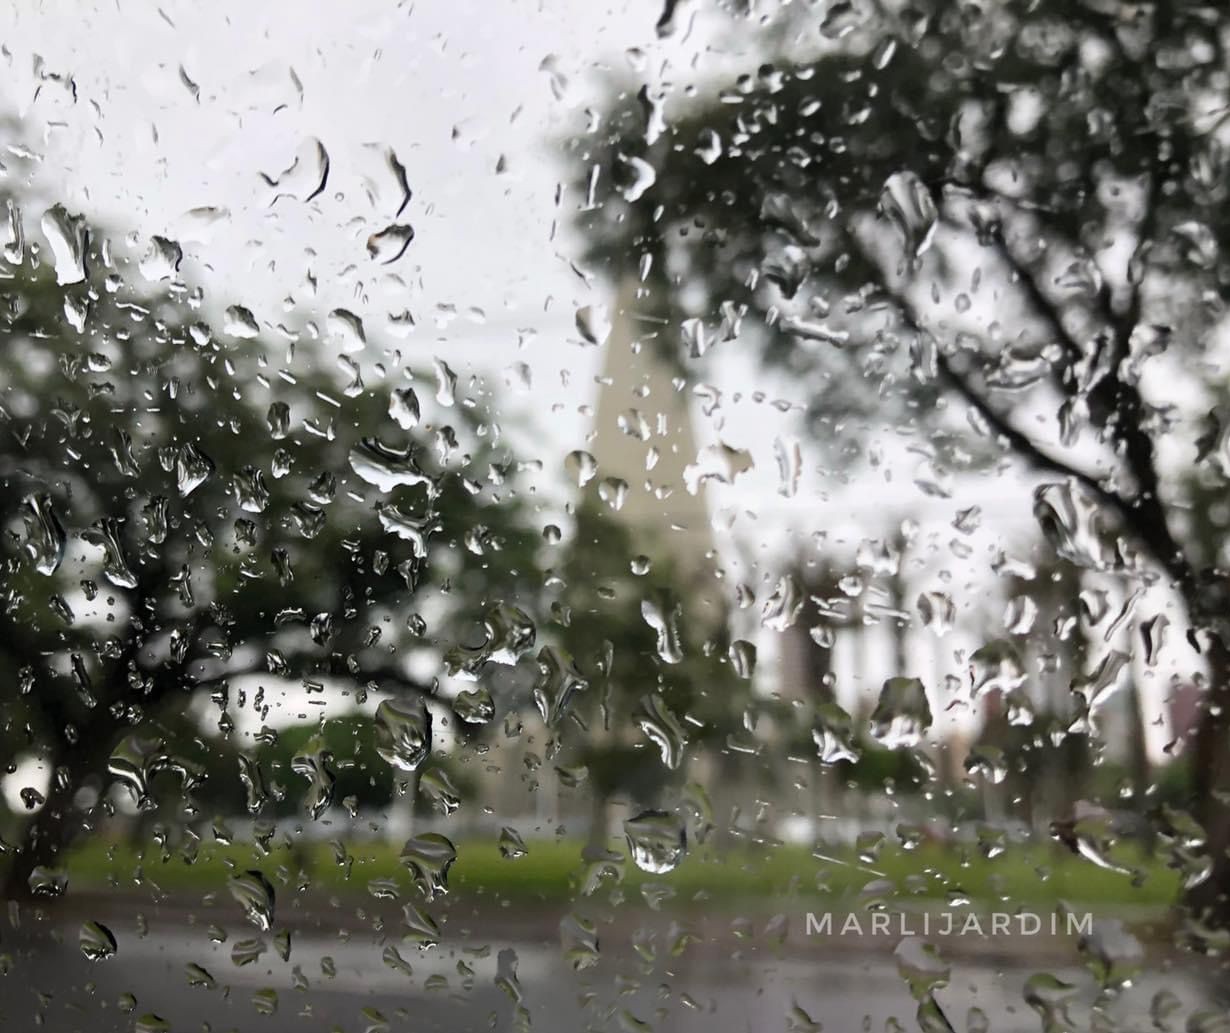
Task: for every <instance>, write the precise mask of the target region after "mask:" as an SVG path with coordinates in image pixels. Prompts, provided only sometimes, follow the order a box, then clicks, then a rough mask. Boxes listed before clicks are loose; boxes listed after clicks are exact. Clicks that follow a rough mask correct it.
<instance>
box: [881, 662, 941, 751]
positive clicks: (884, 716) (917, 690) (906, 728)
mask: <svg viewBox="0 0 1230 1033" xmlns="http://www.w3.org/2000/svg"><path fill="white" fill-rule="evenodd" d="M930 727H931V705H930V703H928V702H927V690H926V689H925V688H924V687H923V683H922V682H921V681H920V680H919V679H917V678H904V677H897V678H889V679H888V681H886V682H885V683H884V687H883V688H882V689H881V690H880V698H879V701H878V702H877V703H876V707H875V710H873V711H872V714H871V734H872V737H873V738H875V739H876V741H877V742H879V743H881V744H882V745H884V746H886V747H888V748H889V749H898V748H901V747H912V746H917V745H918V744H919V743H920V742H921V741H922V737H923V735H925V734H926V732H927V730H928V729H930Z"/></svg>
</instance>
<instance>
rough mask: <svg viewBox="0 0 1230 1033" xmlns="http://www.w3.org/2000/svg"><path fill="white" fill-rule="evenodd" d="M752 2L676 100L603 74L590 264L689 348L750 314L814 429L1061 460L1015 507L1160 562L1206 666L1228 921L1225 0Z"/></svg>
mask: <svg viewBox="0 0 1230 1033" xmlns="http://www.w3.org/2000/svg"><path fill="white" fill-rule="evenodd" d="M736 6H737V5H736ZM753 17H756V18H759V17H760V16H759V15H758V14H753V13H750V12H749V13H746V15H745V16H742V17H740V16H738V15H736V23H735V27H734V28H733V29H732V36H731V38H732V40H733V39H734V38H735V37H734V34H735V33H739V34H740V35H739V37H738V43H739V46H740V48H741V50H742V52H745V53H746V52H756V50H757V48H759V52H760V54H761V55H762V59H763V61H764V63H763V64H761V65H760V66H759V67H756V68H749V70H748V71H747V73H746V74H743V75H739V76H732V77H731V78H730V79H729V81H724V82H718V83H716V84H708V85H704V86H701V87H697V88H696V89H695V90H694V91H691V92H690V93H689V95H688V96H686V97H683V98H681V100H680V102H679V103H678V105H677V106H675V107H672V105H671V103H670V102H669V100H668V101H667V102H665V103H664V102H662V101H661V100H660V99H659V98H658V97H657V95H656V94H655V93H654V92H653V90H652V89H651V88H648V87H647V88H644V89H641V88H640V84H637V83H631V84H627V83H612V84H611V88H610V89H611V100H610V102H609V104H608V105H607V107H606V109H605V110H603V111H600V112H599V113H598V114H597V115H596V117H594V118H593V119H592V123H591V125H592V126H594V127H596V128H593V129H592V130H591V131H589V132H587V133H585V134H584V135H581V136H578V137H577V138H575V139H574V140H573V141H572V142H571V144H570V148H571V154H572V157H573V160H574V162H575V168H576V176H575V179H576V182H577V189H578V192H579V193H580V194H581V196H585V197H586V198H587V203H586V204H584V205H582V206H581V211H580V214H579V215H578V219H577V221H578V224H579V226H580V228H581V229H582V230H583V231H584V233H585V235H586V239H587V240H588V242H589V254H588V260H589V263H590V265H591V267H594V268H598V269H601V270H603V271H604V272H605V273H606V274H607V275H608V276H609V277H610V279H611V280H612V282H621V281H622V278H623V277H626V276H628V275H630V274H632V275H639V276H640V277H641V280H642V283H643V294H644V296H645V304H646V305H647V306H649V305H652V306H654V307H655V309H656V311H657V312H658V313H659V314H662V315H664V316H665V318H667V319H668V320H670V322H671V324H672V325H673V326H674V327H676V328H677V331H678V332H677V333H676V335H675V336H674V340H675V341H677V342H679V349H678V352H677V355H676V357H677V358H678V359H679V360H680V361H683V362H687V361H691V360H694V359H697V358H698V357H699V356H701V355H703V354H704V353H705V352H706V351H711V352H712V353H713V354H714V355H717V356H720V354H721V351H722V349H724V348H725V349H729V348H734V347H748V346H753V347H757V348H758V349H759V350H760V351H761V353H762V354H763V355H764V357H765V359H766V361H768V362H769V363H772V364H774V365H776V366H778V367H780V368H783V369H785V370H787V371H789V373H790V374H791V376H793V377H794V378H796V379H797V380H799V381H801V382H804V383H806V384H807V385H808V388H809V390H810V394H811V402H812V404H811V409H810V421H811V426H812V430H813V432H814V437H815V439H816V440H817V441H818V442H820V443H821V444H829V443H833V444H835V445H837V446H843V447H848V446H852V445H853V446H857V445H858V444H859V443H860V440H861V437H862V435H863V434H864V433H865V432H866V429H867V428H868V427H874V426H876V425H879V426H884V425H895V426H897V427H899V428H904V429H908V430H909V431H910V432H911V433H912V434H913V436H914V440H916V441H921V442H924V443H926V445H927V447H929V449H930V451H931V457H932V459H933V461H935V462H936V463H938V464H940V465H942V466H946V467H947V468H948V469H949V470H952V471H954V472H956V473H961V472H977V471H979V470H981V469H985V468H986V467H987V466H988V465H990V466H992V468H993V469H994V470H995V471H996V472H998V471H999V470H1000V469H1001V467H1002V466H1003V465H1004V460H1003V457H1004V456H1005V455H1008V456H1010V457H1011V459H1012V462H1013V463H1015V464H1017V465H1023V466H1027V467H1029V468H1031V469H1032V470H1033V471H1034V472H1035V473H1036V474H1038V475H1042V476H1044V477H1045V478H1046V479H1048V480H1049V481H1051V482H1054V483H1053V485H1052V486H1050V487H1047V488H1046V489H1045V490H1042V489H1040V490H1039V493H1038V495H1037V496H1036V509H1035V511H1036V513H1037V515H1038V518H1039V522H1040V523H1041V525H1042V530H1043V531H1044V533H1045V534H1046V537H1047V538H1048V540H1049V541H1050V543H1051V544H1052V546H1053V547H1054V548H1055V551H1056V552H1057V553H1058V554H1059V556H1060V557H1062V558H1063V559H1064V560H1065V561H1066V562H1069V563H1074V564H1076V565H1078V566H1084V567H1089V568H1094V569H1104V570H1105V569H1108V570H1114V571H1116V572H1117V573H1119V574H1120V575H1122V576H1126V577H1129V578H1131V579H1134V580H1136V581H1138V582H1141V583H1154V582H1159V581H1160V582H1162V583H1165V584H1167V585H1169V586H1170V588H1171V589H1172V590H1173V591H1174V592H1175V593H1176V594H1177V596H1178V597H1179V598H1180V599H1181V600H1182V603H1183V605H1184V607H1185V609H1186V611H1187V617H1188V621H1189V624H1190V631H1189V633H1188V638H1189V639H1190V640H1191V641H1192V642H1193V643H1194V644H1195V645H1197V646H1198V647H1199V648H1200V649H1201V650H1202V652H1203V654H1204V658H1205V663H1206V665H1207V673H1208V692H1207V696H1206V699H1205V706H1204V716H1203V720H1202V722H1201V724H1200V727H1199V732H1198V735H1197V736H1196V741H1195V742H1194V743H1193V744H1192V746H1191V749H1192V751H1193V753H1194V758H1193V759H1194V765H1193V767H1194V771H1195V772H1196V778H1195V783H1196V784H1195V787H1194V794H1193V801H1192V806H1193V808H1194V810H1195V812H1196V814H1197V815H1198V817H1199V820H1200V822H1201V823H1202V824H1203V827H1204V830H1205V834H1206V837H1207V844H1206V852H1207V856H1208V859H1209V861H1210V864H1211V866H1212V875H1211V877H1210V878H1208V879H1205V880H1204V881H1203V882H1201V883H1200V885H1198V886H1197V887H1195V889H1194V890H1192V894H1191V898H1190V900H1191V903H1192V905H1193V908H1194V909H1195V910H1196V911H1200V910H1204V909H1212V911H1213V912H1214V913H1215V914H1216V917H1217V918H1218V920H1219V921H1222V922H1225V921H1226V920H1227V918H1230V905H1228V903H1227V893H1228V892H1230V857H1228V856H1227V852H1226V848H1227V846H1230V792H1228V790H1230V751H1228V750H1227V745H1228V734H1230V728H1228V723H1230V649H1228V644H1230V637H1228V632H1230V626H1228V625H1227V624H1226V619H1225V614H1226V603H1227V600H1228V599H1230V583H1228V582H1227V577H1226V572H1225V559H1226V558H1225V556H1224V555H1223V550H1221V549H1216V550H1214V552H1215V555H1209V552H1210V550H1209V547H1208V542H1209V540H1210V538H1209V534H1208V529H1207V528H1206V529H1204V530H1201V529H1200V528H1198V527H1197V526H1196V525H1197V524H1198V523H1205V522H1207V520H1208V519H1210V517H1209V516H1208V515H1206V514H1203V513H1202V514H1200V515H1199V517H1198V519H1195V520H1194V519H1190V518H1189V516H1188V513H1187V509H1188V507H1189V505H1191V504H1192V503H1193V502H1194V501H1196V500H1197V499H1198V496H1199V495H1200V493H1199V492H1196V491H1194V490H1193V483H1199V484H1200V485H1201V486H1202V487H1203V492H1204V494H1206V495H1207V493H1208V492H1209V490H1210V489H1211V487H1215V488H1216V489H1217V490H1220V491H1222V492H1224V489H1225V485H1226V484H1227V481H1228V479H1230V461H1228V460H1227V456H1228V455H1230V453H1228V452H1227V448H1226V442H1227V438H1226V436H1225V434H1224V432H1223V427H1224V426H1225V418H1224V413H1223V411H1222V409H1221V408H1220V402H1221V400H1223V399H1224V397H1225V390H1224V372H1223V368H1222V366H1221V365H1220V364H1219V362H1218V360H1217V356H1216V354H1215V351H1214V345H1215V336H1214V335H1215V333H1216V331H1217V329H1218V326H1219V324H1220V321H1221V320H1222V317H1223V314H1224V305H1223V301H1222V298H1223V294H1224V289H1225V284H1226V282H1227V280H1228V278H1230V264H1228V263H1227V260H1226V251H1227V243H1228V241H1230V215H1228V214H1227V212H1228V209H1227V206H1226V191H1227V187H1226V183H1227V182H1228V180H1227V176H1226V173H1227V164H1228V161H1230V150H1228V149H1227V144H1230V83H1228V82H1227V80H1226V77H1225V74H1224V68H1225V64H1226V57H1227V54H1226V50H1227V45H1228V41H1230V16H1228V15H1226V14H1225V13H1223V12H1221V11H1219V10H1216V9H1214V8H1212V7H1209V6H1207V5H1196V4H1186V3H1159V4H1152V5H1134V6H1125V5H1119V4H1109V3H1099V2H1090V3H1067V2H1060V0H1035V2H1031V3H1023V2H1004V3H988V4H981V5H975V4H940V3H922V4H910V5H905V4H898V3H895V2H891V0H883V2H878V0H870V2H868V3H858V2H856V3H853V4H842V5H833V7H832V8H831V10H830V11H828V13H827V14H825V16H824V17H819V16H818V15H816V12H814V11H813V9H812V8H811V7H810V6H808V5H787V7H785V8H783V11H782V13H781V14H780V15H778V16H776V17H774V18H766V19H764V20H765V22H766V23H767V24H765V25H763V26H762V27H761V28H760V29H759V30H757V29H756V28H755V25H756V23H755V22H753V21H752V19H753ZM757 31H759V36H757V35H756V32H757ZM732 316H734V317H740V318H741V324H742V326H741V329H740V331H739V332H738V335H737V337H738V342H737V344H736V343H735V342H734V340H733V338H734V337H735V336H736V335H735V334H734V333H732V332H731V327H732V325H733V324H734V323H735V322H738V319H732ZM668 336H669V335H666V334H660V335H659V338H658V339H659V340H660V341H663V340H666V339H667V337H668ZM1210 410H1211V411H1210ZM1206 414H1207V415H1206ZM1211 519H1213V520H1214V521H1215V522H1217V525H1218V530H1220V531H1222V532H1223V533H1224V524H1225V520H1224V514H1222V515H1221V516H1220V517H1216V516H1215V517H1212V518H1211Z"/></svg>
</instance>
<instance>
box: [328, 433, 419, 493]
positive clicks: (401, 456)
mask: <svg viewBox="0 0 1230 1033" xmlns="http://www.w3.org/2000/svg"><path fill="white" fill-rule="evenodd" d="M349 458H350V468H351V469H352V470H354V472H355V473H357V474H358V475H359V476H360V477H361V478H363V480H365V481H366V482H367V483H368V484H371V485H374V486H375V487H377V488H379V489H380V490H381V491H382V492H390V491H392V490H393V489H394V488H398V487H406V488H413V487H414V486H416V485H420V484H421V485H424V486H426V488H427V490H428V492H429V493H434V491H435V481H434V480H433V479H432V478H431V477H430V476H428V475H427V474H426V473H424V472H423V470H422V468H421V467H420V466H419V464H418V462H417V461H416V460H415V458H414V449H413V448H412V447H410V446H407V447H406V448H405V449H402V450H400V451H399V450H398V449H395V448H393V447H391V446H389V445H386V444H384V442H382V441H380V440H379V439H378V438H363V439H362V440H361V441H360V442H359V444H358V445H357V446H356V447H355V448H353V449H351V451H350V457H349Z"/></svg>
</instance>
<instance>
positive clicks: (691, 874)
mask: <svg viewBox="0 0 1230 1033" xmlns="http://www.w3.org/2000/svg"><path fill="white" fill-rule="evenodd" d="M527 846H528V854H527V855H526V856H524V857H521V858H517V859H515V860H509V859H505V858H503V857H502V856H501V855H500V853H499V851H498V849H497V847H496V845H495V843H494V841H479V840H472V841H463V842H462V843H460V844H459V846H458V857H457V861H456V862H455V863H454V865H453V867H452V869H451V871H450V874H449V887H450V890H452V891H453V893H455V894H456V895H458V896H463V897H467V898H471V897H481V898H484V899H489V900H491V901H492V902H493V903H498V904H533V903H538V902H565V901H567V900H569V899H572V898H574V897H575V896H577V895H578V893H579V892H580V887H581V885H582V883H583V880H584V878H585V873H586V865H585V863H584V862H583V861H582V860H581V844H580V843H579V842H577V841H575V840H546V841H530V842H528V843H527ZM348 849H349V851H350V853H351V854H352V856H353V862H352V864H350V865H339V864H338V863H337V861H336V859H335V857H334V851H333V848H332V847H330V846H328V845H325V844H311V845H307V846H305V847H304V848H303V850H301V851H299V852H298V854H297V855H296V856H292V855H291V853H290V851H288V850H285V849H280V850H275V851H273V852H272V853H270V854H268V855H264V854H261V853H260V852H259V851H257V850H256V849H255V848H253V847H252V846H251V845H250V844H236V845H233V846H221V845H218V844H209V845H206V846H202V848H201V851H200V856H199V857H198V858H197V859H196V860H195V861H194V862H193V863H192V864H188V863H187V862H185V861H184V859H183V858H182V857H180V856H178V855H176V854H174V853H172V854H171V856H170V858H169V859H168V860H163V858H162V857H161V856H160V855H159V853H158V852H157V851H156V850H154V849H150V850H147V851H146V852H145V856H144V857H142V856H140V855H139V853H138V852H137V851H136V849H135V848H133V847H131V846H128V845H126V844H120V843H114V844H107V843H103V842H97V841H96V842H93V843H89V844H85V845H82V846H80V847H78V848H76V849H75V850H73V851H72V853H71V854H70V855H69V858H68V871H69V882H70V886H72V887H75V888H82V889H86V888H96V889H102V888H105V887H107V886H114V887H118V888H122V887H124V886H129V887H134V888H136V886H137V885H138V883H137V879H138V878H140V879H143V880H145V881H146V882H148V883H152V884H154V885H156V886H157V887H158V888H160V889H162V890H164V891H166V892H177V891H178V892H192V893H201V894H204V893H208V892H211V891H222V892H225V884H226V876H227V874H228V872H229V871H230V870H231V868H232V867H234V866H237V867H239V868H253V867H255V868H260V869H261V870H262V871H263V872H265V874H266V875H267V876H268V877H269V878H270V880H271V881H273V882H274V883H275V884H281V885H287V884H291V885H296V886H297V885H299V883H300V882H301V881H303V880H301V879H300V877H299V873H300V872H301V871H302V872H304V873H305V874H306V876H307V880H308V881H309V885H310V887H312V888H313V889H315V890H317V891H323V892H328V893H334V894H339V895H346V896H350V895H354V896H365V895H367V894H369V893H370V892H371V890H370V888H369V887H371V884H372V883H373V882H374V881H375V880H394V881H395V882H396V883H397V885H398V886H399V887H400V888H401V890H402V892H403V894H404V893H405V891H406V890H408V888H409V886H410V877H409V875H408V873H407V871H406V869H405V868H404V867H403V866H402V865H401V864H400V863H399V861H398V855H399V853H400V849H401V846H400V844H394V843H380V842H372V843H356V844H354V845H348ZM1118 860H1119V862H1120V863H1122V864H1125V865H1130V866H1133V867H1136V868H1138V869H1139V870H1140V871H1141V873H1142V875H1143V878H1142V879H1140V880H1137V881H1139V885H1135V884H1134V880H1133V879H1131V878H1130V877H1128V876H1126V875H1121V874H1118V873H1115V872H1112V871H1107V870H1105V869H1103V868H1100V867H1098V866H1096V865H1094V864H1093V863H1091V862H1089V861H1087V860H1084V859H1082V858H1079V857H1076V856H1075V855H1073V854H1070V853H1064V852H1061V851H1060V850H1059V849H1057V848H1054V847H1051V846H1050V845H1047V844H1040V845H1032V846H1016V847H1013V848H1010V849H1009V850H1008V851H1007V852H1005V853H1004V854H1002V855H1001V856H999V857H996V858H994V859H990V860H988V859H987V858H985V857H983V856H981V855H980V854H978V853H976V852H974V851H972V850H971V851H969V852H968V853H965V852H960V851H957V850H954V849H951V848H942V847H939V846H925V847H921V848H919V849H916V850H913V851H905V850H902V849H900V848H891V849H890V848H886V849H884V850H883V851H882V852H881V854H880V855H879V857H878V858H876V859H875V861H873V862H872V863H871V864H865V863H864V862H862V861H860V860H858V859H857V858H856V857H855V856H854V853H853V851H851V850H847V849H841V850H836V851H834V852H832V853H830V854H828V855H827V859H821V858H819V857H816V856H814V855H813V854H812V853H811V851H809V850H808V849H807V848H804V847H798V846H776V847H771V848H769V847H754V846H747V845H739V844H733V845H730V846H728V847H723V848H720V849H719V848H716V847H713V846H706V847H704V848H701V849H699V850H695V851H693V852H692V854H690V855H689V857H688V858H687V859H686V860H685V861H684V863H683V864H681V865H680V866H679V867H678V868H677V869H676V870H675V871H673V872H671V873H669V874H667V875H660V876H653V875H646V874H645V873H642V872H640V871H638V870H637V869H636V868H634V867H633V866H632V865H631V863H630V862H625V863H624V864H623V866H622V867H623V875H622V879H621V880H620V882H619V886H620V888H621V890H622V891H623V892H624V894H625V895H626V896H636V897H638V898H639V897H640V896H641V888H642V887H643V886H644V885H645V884H647V883H652V884H654V885H656V886H664V887H669V889H670V890H672V891H673V893H674V901H673V903H674V904H675V905H676V906H679V905H682V906H689V905H691V906H697V907H702V906H703V907H712V906H717V907H726V906H729V905H732V904H734V905H747V904H750V903H755V902H773V901H784V900H790V899H793V900H798V901H813V900H814V901H825V902H827V903H829V904H835V905H840V904H841V903H843V902H848V903H849V904H850V905H851V906H855V905H856V904H857V903H858V902H859V901H860V895H866V896H870V895H872V894H875V893H876V892H877V891H876V887H875V886H871V887H870V889H869V888H868V887H869V884H873V883H881V884H884V890H883V895H885V896H886V897H888V898H889V899H891V902H892V903H893V904H894V906H898V907H900V906H909V902H910V901H917V902H918V904H919V906H925V905H926V904H927V903H930V902H934V903H939V902H944V901H949V902H955V900H956V899H959V898H961V897H967V898H969V899H972V900H975V901H979V902H984V903H990V902H991V901H993V900H996V899H999V900H1001V901H1004V902H1006V903H1007V904H1009V905H1016V904H1029V905H1032V906H1045V905H1053V904H1054V903H1056V902H1058V901H1060V900H1063V901H1067V902H1069V903H1073V904H1077V903H1079V904H1082V905H1086V906H1091V907H1092V906H1101V907H1102V908H1103V909H1110V908H1116V907H1147V908H1158V907H1164V906H1165V905H1167V904H1169V903H1171V902H1173V901H1174V900H1175V899H1176V896H1177V894H1178V889H1179V883H1178V876H1177V874H1176V873H1174V872H1172V871H1170V870H1168V869H1167V868H1166V867H1165V866H1164V865H1163V864H1162V862H1161V861H1160V859H1150V860H1145V859H1142V858H1140V857H1137V856H1135V855H1133V854H1131V853H1130V852H1127V853H1125V854H1122V855H1120V856H1119V858H1118ZM612 884H613V880H607V881H606V882H604V883H603V885H602V888H600V889H599V890H598V891H597V892H598V894H599V895H605V894H607V893H609V892H610V887H611V886H612Z"/></svg>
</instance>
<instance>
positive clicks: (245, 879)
mask: <svg viewBox="0 0 1230 1033" xmlns="http://www.w3.org/2000/svg"><path fill="white" fill-rule="evenodd" d="M227 888H228V889H229V890H230V891H231V896H232V897H234V898H235V900H236V901H237V902H238V904H239V906H240V907H241V908H243V913H244V916H245V917H246V918H247V919H248V921H249V922H251V923H252V924H253V925H254V926H256V928H258V929H259V930H261V932H268V931H269V930H270V929H271V928H272V927H273V909H274V892H273V886H272V885H271V884H270V882H269V880H268V879H266V878H265V876H264V873H263V872H260V871H257V870H256V869H249V870H248V871H245V872H240V873H238V874H237V875H232V876H231V877H230V878H229V879H228V880H227Z"/></svg>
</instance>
